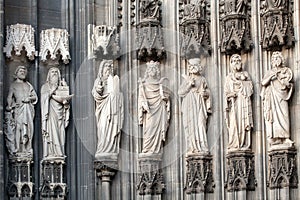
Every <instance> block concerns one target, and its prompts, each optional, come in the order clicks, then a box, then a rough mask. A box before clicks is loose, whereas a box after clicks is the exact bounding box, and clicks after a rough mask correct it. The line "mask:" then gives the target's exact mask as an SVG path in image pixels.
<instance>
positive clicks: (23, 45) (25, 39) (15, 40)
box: [3, 24, 36, 60]
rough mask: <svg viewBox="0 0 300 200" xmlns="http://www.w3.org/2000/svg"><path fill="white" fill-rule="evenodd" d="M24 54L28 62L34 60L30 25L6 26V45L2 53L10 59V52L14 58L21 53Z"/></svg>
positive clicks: (32, 35)
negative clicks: (13, 53)
mask: <svg viewBox="0 0 300 200" xmlns="http://www.w3.org/2000/svg"><path fill="white" fill-rule="evenodd" d="M22 50H24V51H25V52H26V56H27V57H28V59H29V60H34V57H35V56H36V51H35V45H34V29H33V27H32V26H31V25H26V24H14V25H10V26H7V30H6V45H5V47H3V52H4V53H6V57H7V58H12V52H13V51H14V52H15V55H16V56H21V51H22Z"/></svg>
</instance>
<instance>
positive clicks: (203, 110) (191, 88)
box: [178, 58, 211, 154]
mask: <svg viewBox="0 0 300 200" xmlns="http://www.w3.org/2000/svg"><path fill="white" fill-rule="evenodd" d="M201 72H202V66H201V65H200V59H198V58H193V59H190V60H189V76H186V75H183V77H184V79H185V80H184V82H183V83H182V85H181V86H180V88H179V91H178V93H179V96H181V97H183V101H182V114H183V126H184V131H185V135H186V138H187V142H188V145H187V146H188V154H193V153H209V149H208V145H207V136H206V123H207V118H208V113H211V96H210V90H209V88H208V85H207V81H206V79H205V78H204V77H203V76H202V75H201Z"/></svg>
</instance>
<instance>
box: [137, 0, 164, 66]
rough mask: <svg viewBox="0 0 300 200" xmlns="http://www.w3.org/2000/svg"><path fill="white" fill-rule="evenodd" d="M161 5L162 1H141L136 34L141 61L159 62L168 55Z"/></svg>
mask: <svg viewBox="0 0 300 200" xmlns="http://www.w3.org/2000/svg"><path fill="white" fill-rule="evenodd" d="M160 5H161V1H160V0H140V1H139V8H140V9H139V14H140V22H139V23H138V25H137V32H136V36H137V38H136V48H137V53H138V59H139V60H143V61H149V60H156V61H157V60H161V59H163V58H164V57H165V55H166V51H165V49H164V42H163V31H162V28H161V23H160V21H161V15H160V12H161V10H160Z"/></svg>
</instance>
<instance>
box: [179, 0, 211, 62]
mask: <svg viewBox="0 0 300 200" xmlns="http://www.w3.org/2000/svg"><path fill="white" fill-rule="evenodd" d="M179 7H180V9H179V19H180V32H181V33H182V34H183V35H182V38H181V53H182V55H183V56H184V57H187V58H190V56H195V55H199V54H200V53H206V54H208V53H210V51H211V45H210V37H209V35H210V34H209V24H210V13H209V7H210V5H209V4H208V3H207V1H206V0H191V1H181V2H179ZM192 54H193V55H192Z"/></svg>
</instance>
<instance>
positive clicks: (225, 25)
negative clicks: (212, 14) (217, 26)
mask: <svg viewBox="0 0 300 200" xmlns="http://www.w3.org/2000/svg"><path fill="white" fill-rule="evenodd" d="M250 3H251V1H250V0H226V1H224V0H222V1H221V2H220V21H221V52H223V53H226V54H232V53H238V52H240V51H242V50H243V51H246V52H247V51H250V50H251V47H252V41H251V36H250Z"/></svg>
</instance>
